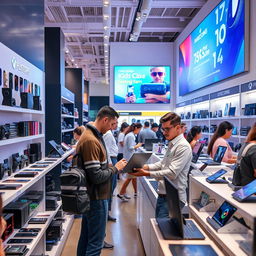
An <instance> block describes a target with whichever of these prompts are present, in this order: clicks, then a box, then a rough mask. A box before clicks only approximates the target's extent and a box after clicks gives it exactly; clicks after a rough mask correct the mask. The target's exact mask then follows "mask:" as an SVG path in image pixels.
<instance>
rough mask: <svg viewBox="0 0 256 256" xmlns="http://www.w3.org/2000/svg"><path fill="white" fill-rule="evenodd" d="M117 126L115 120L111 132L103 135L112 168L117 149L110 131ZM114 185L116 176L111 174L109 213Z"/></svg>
mask: <svg viewBox="0 0 256 256" xmlns="http://www.w3.org/2000/svg"><path fill="white" fill-rule="evenodd" d="M117 124H118V121H117V120H116V122H115V123H114V124H113V125H112V127H111V130H109V131H107V132H106V133H105V134H104V135H103V140H104V142H105V145H106V149H107V156H108V163H109V164H110V165H112V166H115V164H116V163H117V155H118V147H117V144H116V140H115V137H114V135H113V133H112V131H114V130H116V129H117ZM116 184H117V174H113V178H112V196H111V198H110V199H109V202H108V209H109V211H111V204H112V197H113V192H114V190H115V188H116ZM108 220H110V221H116V218H114V217H111V216H110V215H109V214H108Z"/></svg>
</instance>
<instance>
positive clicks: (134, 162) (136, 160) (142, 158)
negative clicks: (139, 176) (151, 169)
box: [122, 153, 152, 173]
mask: <svg viewBox="0 0 256 256" xmlns="http://www.w3.org/2000/svg"><path fill="white" fill-rule="evenodd" d="M151 155H152V153H134V154H133V155H132V157H131V158H130V160H129V161H128V163H127V165H126V166H125V167H124V169H123V170H122V172H123V173H131V172H135V171H134V168H142V167H143V165H144V164H145V163H146V162H147V161H148V159H149V158H150V157H151Z"/></svg>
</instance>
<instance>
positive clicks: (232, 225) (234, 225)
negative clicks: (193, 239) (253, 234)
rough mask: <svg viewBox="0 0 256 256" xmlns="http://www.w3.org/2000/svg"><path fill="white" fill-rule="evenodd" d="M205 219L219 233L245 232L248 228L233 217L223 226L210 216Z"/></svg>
mask: <svg viewBox="0 0 256 256" xmlns="http://www.w3.org/2000/svg"><path fill="white" fill-rule="evenodd" d="M206 220H207V222H208V223H209V224H210V225H211V226H212V227H213V228H214V229H215V230H216V231H217V233H220V234H245V233H247V232H248V229H247V228H246V227H245V226H244V225H242V224H241V223H239V222H238V221H237V220H235V219H234V218H231V219H230V220H229V221H228V222H227V223H226V224H225V225H224V226H223V227H221V226H220V225H219V224H218V223H217V222H216V221H215V220H214V219H212V217H210V216H208V217H207V219H206Z"/></svg>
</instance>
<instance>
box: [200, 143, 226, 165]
mask: <svg viewBox="0 0 256 256" xmlns="http://www.w3.org/2000/svg"><path fill="white" fill-rule="evenodd" d="M226 150H227V147H224V146H219V147H218V149H217V151H216V153H215V155H214V157H213V160H212V159H208V160H207V161H203V163H204V164H206V163H207V164H208V165H221V161H222V159H223V157H224V155H225V152H226Z"/></svg>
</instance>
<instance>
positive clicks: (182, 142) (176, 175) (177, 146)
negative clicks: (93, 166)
mask: <svg viewBox="0 0 256 256" xmlns="http://www.w3.org/2000/svg"><path fill="white" fill-rule="evenodd" d="M180 121H181V119H180V116H178V115H177V114H176V113H174V112H169V113H167V114H165V115H164V116H163V117H161V119H160V123H161V124H162V128H161V129H162V132H163V134H164V136H165V138H166V139H167V140H168V141H169V144H168V149H167V150H166V153H165V155H164V158H163V160H161V161H159V162H157V163H155V164H148V165H144V166H143V168H139V169H136V171H137V172H136V173H133V174H132V175H134V176H137V177H138V176H150V177H152V178H156V179H157V180H158V181H159V183H158V198H157V204H156V213H155V214H156V218H165V217H168V216H169V213H168V207H167V199H166V190H165V185H164V180H163V177H164V176H167V177H168V178H169V179H171V180H172V181H173V182H174V183H175V184H176V186H177V187H178V190H179V197H180V200H181V201H180V206H181V208H183V207H184V205H185V204H186V202H187V195H186V188H187V184H188V183H187V179H188V171H189V167H190V164H191V160H192V150H191V147H190V145H189V143H188V142H187V140H186V139H185V138H184V136H183V133H182V129H181V122H180Z"/></svg>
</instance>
